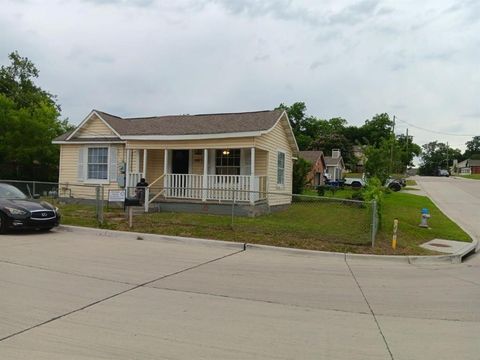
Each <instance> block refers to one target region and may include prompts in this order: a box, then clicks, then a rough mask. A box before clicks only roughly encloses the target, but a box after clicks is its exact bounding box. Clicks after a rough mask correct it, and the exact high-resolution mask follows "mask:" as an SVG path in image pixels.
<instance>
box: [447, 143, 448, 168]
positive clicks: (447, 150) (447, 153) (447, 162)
mask: <svg viewBox="0 0 480 360" xmlns="http://www.w3.org/2000/svg"><path fill="white" fill-rule="evenodd" d="M447 171H448V141H447Z"/></svg>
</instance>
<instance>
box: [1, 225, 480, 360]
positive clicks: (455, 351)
mask: <svg viewBox="0 0 480 360" xmlns="http://www.w3.org/2000/svg"><path fill="white" fill-rule="evenodd" d="M478 275H479V267H478V265H469V264H468V263H467V264H460V265H435V266H423V267H419V266H414V265H409V264H406V263H400V262H391V261H380V260H379V261H375V260H372V261H365V260H355V259H349V260H347V261H345V258H344V257H336V256H325V255H319V254H316V253H314V252H293V251H281V250H265V249H247V250H246V251H244V250H243V246H242V245H241V244H223V243H220V242H215V241H212V242H188V241H187V242H182V241H175V240H171V241H152V240H135V238H134V237H132V238H131V239H125V238H111V237H104V236H94V235H85V233H75V232H73V233H72V232H65V231H56V232H53V233H50V234H25V235H7V236H0V309H2V311H1V312H0V358H1V359H38V360H42V359H45V360H46V359H48V360H51V359H53V360H55V359H62V360H63V359H328V360H331V359H348V360H353V359H386V360H388V359H405V360H414V359H422V360H428V359H435V360H440V359H449V360H450V359H463V360H468V359H472V360H473V359H475V360H477V359H479V357H480V342H479V341H478V334H480V280H479V276H478Z"/></svg>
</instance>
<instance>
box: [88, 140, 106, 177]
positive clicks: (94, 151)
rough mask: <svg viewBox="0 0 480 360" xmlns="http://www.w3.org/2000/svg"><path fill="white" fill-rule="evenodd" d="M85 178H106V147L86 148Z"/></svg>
mask: <svg viewBox="0 0 480 360" xmlns="http://www.w3.org/2000/svg"><path fill="white" fill-rule="evenodd" d="M87 179H89V180H107V179H108V147H91V148H88V160H87Z"/></svg>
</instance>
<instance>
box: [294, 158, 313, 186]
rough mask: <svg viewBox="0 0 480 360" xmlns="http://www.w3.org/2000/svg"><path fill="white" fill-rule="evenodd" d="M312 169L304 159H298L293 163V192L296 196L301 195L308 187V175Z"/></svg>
mask: <svg viewBox="0 0 480 360" xmlns="http://www.w3.org/2000/svg"><path fill="white" fill-rule="evenodd" d="M311 169H312V164H311V163H310V162H309V161H307V160H305V159H302V158H298V160H296V161H295V162H294V163H293V184H292V191H293V193H294V194H301V193H303V190H304V189H305V185H307V175H308V173H309V172H310V170H311Z"/></svg>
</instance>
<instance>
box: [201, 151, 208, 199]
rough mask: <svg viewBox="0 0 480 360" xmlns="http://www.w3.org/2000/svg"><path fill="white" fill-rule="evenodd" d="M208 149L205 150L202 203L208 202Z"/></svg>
mask: <svg viewBox="0 0 480 360" xmlns="http://www.w3.org/2000/svg"><path fill="white" fill-rule="evenodd" d="M207 171H208V149H203V181H202V188H203V190H202V201H207V186H208V181H207V179H208V177H207Z"/></svg>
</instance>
